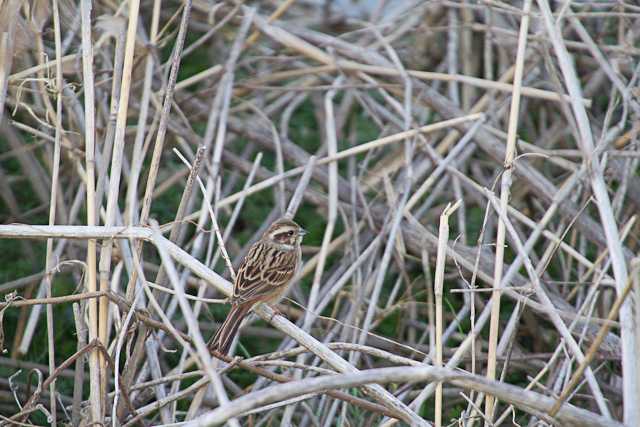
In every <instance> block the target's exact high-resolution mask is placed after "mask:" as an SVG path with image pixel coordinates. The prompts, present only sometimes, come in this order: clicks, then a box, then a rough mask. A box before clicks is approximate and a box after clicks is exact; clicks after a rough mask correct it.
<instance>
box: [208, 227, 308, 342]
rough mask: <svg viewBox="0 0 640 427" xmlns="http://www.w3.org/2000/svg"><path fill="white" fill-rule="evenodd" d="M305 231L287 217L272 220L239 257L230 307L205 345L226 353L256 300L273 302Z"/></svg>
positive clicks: (296, 261)
mask: <svg viewBox="0 0 640 427" xmlns="http://www.w3.org/2000/svg"><path fill="white" fill-rule="evenodd" d="M305 234H306V231H304V230H303V229H302V228H301V227H300V226H299V225H298V224H296V223H295V222H293V221H292V220H290V219H288V218H281V219H279V220H277V221H275V222H274V223H273V224H271V226H269V228H268V229H267V231H265V233H264V234H263V235H262V237H261V238H260V240H258V241H257V242H256V243H254V244H253V246H251V248H250V249H249V252H248V253H247V256H246V257H245V258H244V259H243V260H242V263H241V264H240V268H239V269H238V272H237V274H236V280H235V282H234V284H233V296H232V298H231V311H229V314H228V315H227V318H226V319H225V321H224V323H223V324H222V325H221V326H220V328H219V329H218V331H217V332H216V334H215V335H214V336H213V338H212V339H211V341H210V342H209V349H210V350H211V351H215V352H218V353H221V354H227V352H228V351H229V347H230V346H231V343H232V342H233V338H234V337H235V336H236V333H237V332H238V328H239V327H240V324H241V323H242V320H243V319H244V318H245V317H246V316H247V314H248V313H249V312H250V311H251V309H252V308H253V306H255V305H256V304H257V303H259V302H266V303H269V304H275V303H277V302H278V301H279V300H280V298H282V297H283V296H284V294H285V293H286V291H287V289H288V287H289V284H290V283H291V279H293V276H294V275H295V273H296V271H298V268H299V267H300V262H301V251H300V242H301V241H302V236H304V235H305Z"/></svg>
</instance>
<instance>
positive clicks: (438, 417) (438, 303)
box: [433, 200, 462, 427]
mask: <svg viewBox="0 0 640 427" xmlns="http://www.w3.org/2000/svg"><path fill="white" fill-rule="evenodd" d="M461 203H462V200H458V201H457V202H456V203H455V204H453V205H451V203H448V204H447V206H446V207H445V208H444V211H443V212H442V214H441V215H440V230H439V233H438V253H437V256H436V272H435V274H436V276H435V279H434V282H433V287H434V292H433V294H434V296H435V309H436V310H435V311H436V313H435V338H436V339H435V349H436V363H435V366H436V367H442V366H443V363H442V353H443V348H444V343H443V342H442V330H443V319H442V305H443V302H442V295H443V289H444V264H445V261H446V259H447V244H448V242H449V217H450V216H451V215H452V214H453V213H454V212H455V211H456V210H457V209H458V208H459V207H460V204H461ZM434 411H435V412H434V413H435V425H436V427H442V383H441V382H438V384H437V385H436V399H435V409H434Z"/></svg>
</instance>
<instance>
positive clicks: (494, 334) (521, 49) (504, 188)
mask: <svg viewBox="0 0 640 427" xmlns="http://www.w3.org/2000/svg"><path fill="white" fill-rule="evenodd" d="M530 12H531V0H525V2H524V4H523V5H522V19H521V21H520V37H519V38H518V52H517V54H516V64H515V75H514V77H513V80H514V88H513V95H512V96H511V108H510V110H509V127H508V130H507V150H506V152H505V158H504V172H502V178H501V181H500V209H502V210H503V211H506V210H507V205H508V203H509V197H510V195H511V183H512V180H513V159H514V158H515V150H516V138H517V131H518V117H519V114H520V93H521V86H522V74H523V71H524V54H525V51H526V48H527V33H528V32H529V13H530ZM505 234H506V233H505V224H504V222H503V221H502V220H501V221H499V222H498V231H497V235H496V258H495V269H494V272H493V280H494V282H493V283H494V285H493V286H494V290H493V294H492V295H491V300H492V306H491V322H490V324H489V349H488V356H487V378H489V379H490V380H494V379H495V378H496V357H497V354H496V349H497V346H498V333H499V328H500V297H501V291H500V284H501V281H502V274H503V265H504V247H505ZM494 405H495V402H494V400H493V396H491V395H487V397H486V402H485V410H484V416H485V420H486V422H487V423H491V422H492V420H493V415H494ZM485 425H487V424H485Z"/></svg>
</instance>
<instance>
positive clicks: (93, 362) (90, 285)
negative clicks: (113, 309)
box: [80, 0, 106, 423]
mask: <svg viewBox="0 0 640 427" xmlns="http://www.w3.org/2000/svg"><path fill="white" fill-rule="evenodd" d="M80 8H81V14H82V75H83V78H84V93H85V96H84V111H85V164H86V186H87V205H86V206H87V226H88V227H95V226H96V220H97V213H96V197H95V196H96V193H95V192H96V182H95V151H96V144H95V135H96V132H95V107H94V105H95V104H94V103H95V98H94V76H93V46H92V43H91V2H90V1H89V0H83V1H82V2H81V3H80ZM96 251H97V242H96V240H95V239H89V240H88V242H87V279H86V284H87V291H88V292H96V291H97V290H98V287H97V274H96V255H97V254H96ZM98 322H99V319H98V301H97V300H95V299H91V300H90V301H89V325H88V326H89V341H94V340H95V339H97V338H98ZM101 368H104V365H102V364H101V363H100V355H99V353H98V350H97V349H93V350H92V351H91V353H89V378H90V381H89V391H90V399H91V420H92V422H95V423H99V422H102V410H103V400H102V398H101V393H100V390H101V389H100V384H101V377H100V372H101ZM102 371H106V369H103V370H102Z"/></svg>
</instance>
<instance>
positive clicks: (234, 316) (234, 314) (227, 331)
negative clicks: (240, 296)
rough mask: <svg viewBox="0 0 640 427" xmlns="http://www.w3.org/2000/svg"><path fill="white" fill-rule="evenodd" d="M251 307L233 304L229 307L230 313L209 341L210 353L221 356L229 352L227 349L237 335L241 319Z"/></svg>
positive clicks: (249, 305)
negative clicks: (216, 353) (215, 352)
mask: <svg viewBox="0 0 640 427" xmlns="http://www.w3.org/2000/svg"><path fill="white" fill-rule="evenodd" d="M251 307H252V305H251V304H246V303H245V304H233V305H232V306H231V311H229V314H228V315H227V318H226V319H225V321H224V323H223V324H222V325H221V326H220V327H219V328H218V331H217V332H216V334H215V335H214V336H213V338H211V341H209V350H210V351H212V352H213V351H217V352H218V353H221V354H223V355H226V354H227V353H228V352H229V347H231V343H232V342H233V338H234V337H235V336H236V334H237V333H238V328H240V324H241V323H242V319H244V318H245V317H246V315H247V313H248V312H249V310H251Z"/></svg>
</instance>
